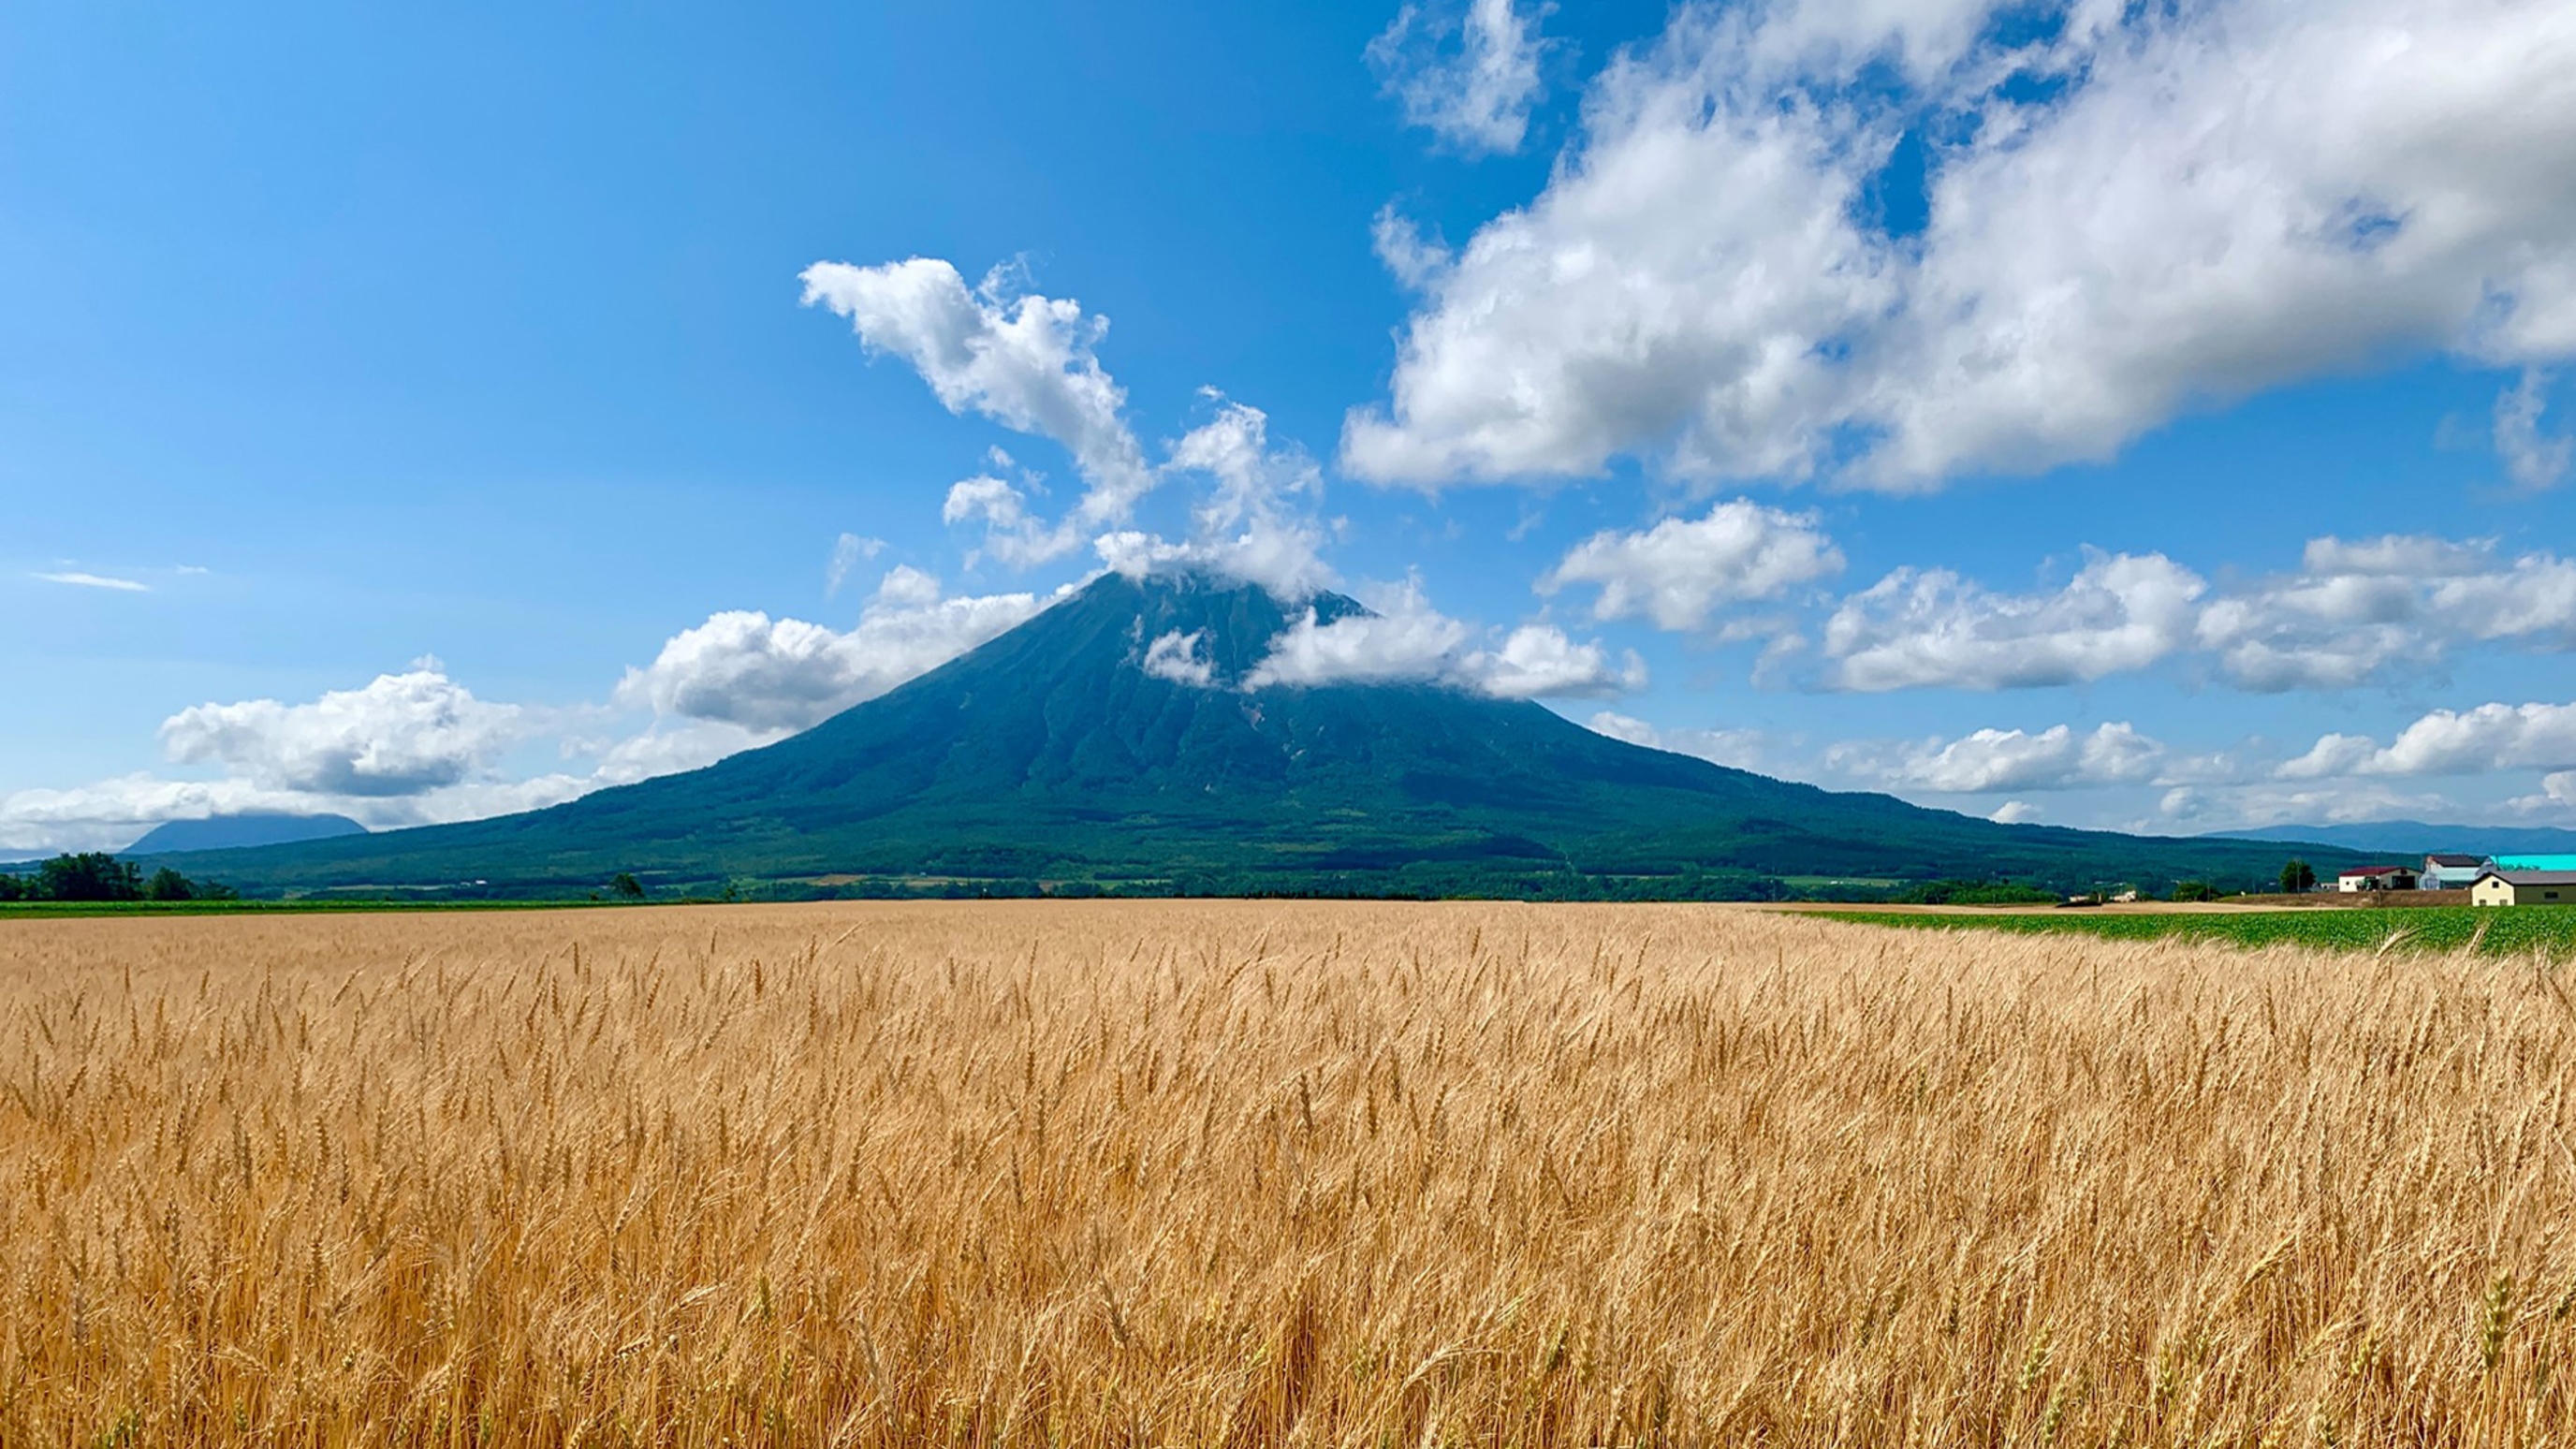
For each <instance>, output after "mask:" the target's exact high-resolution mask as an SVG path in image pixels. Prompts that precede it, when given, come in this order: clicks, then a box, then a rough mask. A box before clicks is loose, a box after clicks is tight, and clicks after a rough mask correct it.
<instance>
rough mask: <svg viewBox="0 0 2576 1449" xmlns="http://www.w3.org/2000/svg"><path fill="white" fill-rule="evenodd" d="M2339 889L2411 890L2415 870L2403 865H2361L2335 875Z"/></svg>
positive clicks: (2413, 883)
mask: <svg viewBox="0 0 2576 1449" xmlns="http://www.w3.org/2000/svg"><path fill="white" fill-rule="evenodd" d="M2335 889H2336V890H2339V891H2411V890H2413V889H2415V872H2413V871H2411V870H2408V869H2407V868H2406V867H2404V866H2402V865H2361V866H2355V867H2353V868H2352V869H2351V870H2347V871H2344V872H2342V873H2341V874H2339V875H2337V876H2336V877H2335Z"/></svg>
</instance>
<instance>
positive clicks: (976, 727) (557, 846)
mask: <svg viewBox="0 0 2576 1449" xmlns="http://www.w3.org/2000/svg"><path fill="white" fill-rule="evenodd" d="M1309 607H1311V608H1313V609H1314V610H1315V611H1316V613H1317V615H1318V616H1319V618H1321V619H1322V620H1324V621H1325V622H1330V621H1331V620H1333V619H1335V618H1338V617H1342V616H1344V615H1347V614H1352V613H1360V612H1365V611H1364V610H1362V609H1361V607H1360V605H1358V604H1356V603H1354V602H1353V601H1351V600H1349V599H1347V598H1343V597H1341V596H1339V595H1335V594H1329V593H1328V594H1322V595H1319V596H1317V597H1316V598H1315V599H1313V600H1311V601H1308V602H1305V603H1299V604H1296V605H1290V604H1286V603H1283V602H1282V601H1281V600H1279V599H1277V598H1275V597H1273V596H1272V595H1271V594H1269V593H1267V592H1265V591H1264V590H1262V589H1260V588H1257V587H1250V586H1244V585H1238V584H1230V583H1224V582H1219V581H1216V580H1212V579H1208V578H1204V577H1179V578H1155V579H1151V580H1144V581H1139V580H1134V579H1129V578H1126V577H1123V576H1120V575H1114V574H1113V575H1110V576H1107V577H1104V578H1102V579H1100V580H1098V581H1097V582H1095V583H1093V584H1092V585H1090V586H1089V587H1088V588H1086V589H1084V590H1082V591H1081V592H1080V593H1079V594H1077V595H1075V596H1073V597H1071V598H1069V599H1066V600H1064V601H1063V602H1061V603H1058V604H1057V605H1055V606H1054V607H1052V608H1049V609H1048V610H1046V611H1045V612H1043V613H1041V614H1040V615H1038V616H1037V617H1036V618H1035V619H1032V620H1030V621H1029V622H1028V623H1026V624H1024V625H1022V626H1021V627H1019V628H1018V629H1015V630H1013V631H1011V632H1010V633H1008V634H1005V635H1003V636H1001V637H1000V638H997V639H995V640H993V641H991V642H990V643H987V644H985V645H984V646H983V647H981V648H979V649H976V650H974V651H972V652H970V653H968V654H966V655H964V656H962V657H960V658H958V659H955V660H952V661H951V662H949V663H948V664H945V665H943V666H941V667H940V668H938V669H935V670H932V671H930V672H929V673H927V674H925V675H923V676H921V677H920V678H918V679H915V680H913V681H911V682H910V683H908V684H906V685H904V686H902V687H901V688H899V689H896V690H894V691H893V692H891V693H889V694H886V695H884V696H882V697H880V698H877V699H874V700H870V701H868V702H867V703H864V704H861V705H858V706H856V707H855V708H852V709H850V710H847V711H845V712H843V713H842V714H840V715H837V716H835V717H834V718H832V719H830V720H827V721H825V722H824V723H822V724H820V725H818V726H816V727H815V728H813V729H811V730H809V731H807V732H805V733H804V734H801V735H798V736H796V737H794V738H792V739H789V740H786V741H783V742H781V743H779V744H775V745H771V746H769V747H767V748H765V749H759V750H752V751H748V752H745V753H743V754H739V755H736V756H733V757H732V758H730V759H727V760H725V761H722V762H721V763H718V764H716V765H712V766H709V767H708V768H706V769H702V770H697V771H693V772H691V773H688V774H683V775H672V776H665V777H663V778H660V779H655V780H648V781H645V782H643V783H641V784H636V785H628V786H623V787H620V788H616V789H611V790H603V791H600V792H599V793H597V794H594V795H590V796H587V797H585V798H583V799H580V800H577V801H574V802H572V803H570V804H567V805H561V806H557V807H555V808H553V809H550V810H542V811H535V812H532V813H529V814H524V815H515V816H505V817H502V818H499V819H494V820H486V821H478V822H474V823H471V824H465V825H451V826H437V827H429V828H424V829H418V830H406V831H393V832H386V833H382V834H377V835H370V836H364V837H356V838H351V839H347V840H336V841H321V842H312V843H308V844H301V845H288V846H279V847H274V848H270V849H265V850H259V851H248V852H226V853H224V854H222V855H212V856H207V857H204V858H202V860H201V861H200V862H199V864H200V865H201V867H202V868H204V869H207V870H209V871H210V872H212V873H214V874H216V875H218V876H219V877H230V878H237V879H241V880H243V881H244V882H245V883H247V884H252V885H255V886H257V885H307V886H311V885H326V884H352V883H361V882H363V883H367V884H374V885H410V884H422V885H426V884H441V883H453V882H456V881H460V880H483V881H488V882H490V883H492V884H493V885H494V886H495V887H501V886H505V885H507V886H515V887H527V888H532V887H537V886H546V885H553V886H562V885H568V884H579V885H582V886H585V887H587V886H591V885H595V884H597V883H598V882H599V881H601V880H603V879H605V878H606V877H607V876H608V875H609V874H611V873H614V872H617V871H633V872H636V873H638V874H640V875H644V876H646V877H647V878H659V879H662V880H665V881H674V882H676V881H707V880H714V879H723V878H728V877H742V876H753V877H762V878H770V879H781V880H807V881H812V880H818V879H819V880H824V881H832V880H839V879H844V878H850V877H874V876H912V877H919V876H930V877H949V878H964V879H996V878H1009V879H1034V878H1045V879H1048V880H1059V881H1061V880H1095V881H1101V882H1107V883H1116V882H1119V881H1143V882H1157V883H1183V884H1190V883H1195V884H1197V885H1199V886H1201V887H1215V888H1224V889H1236V890H1313V889H1362V890H1369V889H1425V890H1461V889H1464V890H1480V889H1494V890H1498V891H1504V892H1509V891H1512V890H1516V889H1521V888H1525V887H1526V886H1527V885H1528V883H1529V882H1530V881H1532V880H1536V879H1539V878H1542V877H1548V876H1565V875H1567V874H1569V873H1586V874H1593V875H1659V874H1670V873H1672V872H1675V871H1679V870H1699V871H1720V872H1734V873H1744V874H1746V875H1748V876H1774V877H1776V876H1799V875H1859V876H1873V877H1886V878H1908V879H1924V878H1932V877H1938V876H1950V875H1980V876H1982V875H2013V876H2027V877H2036V878H2041V879H2049V880H2067V879H2077V878H2084V879H2090V878H2093V877H2096V876H2109V877H2113V878H2125V879H2140V880H2152V879H2156V878H2159V877H2163V878H2173V877H2178V876H2183V875H2196V874H2214V875H2221V876H2224V877H2226V878H2229V879H2232V880H2242V879H2243V878H2245V877H2248V876H2250V875H2258V874H2261V873H2264V872H2268V871H2270V870H2274V869H2277V867H2278V859H2277V857H2278V856H2279V854H2280V850H2279V847H2277V846H2269V845H2265V846H2252V845H2243V844H2237V843H2231V842H2221V841H2172V840H2151V839H2141V838H2135V837H2127V836H2118V835H2104V834H2098V833H2091V832H2080V831H2070V830H2057V829H2049V828H2045V827H2036V826H2004V825H1996V824H1993V823H1991V822H1988V821H1983V820H1976V819H1972V818H1969V817H1966V816H1962V815H1957V814H1953V813H1950V812H1947V811H1938V810H1927V809H1923V808H1920V807H1917V806H1913V805H1909V804H1906V803H1904V802H1902V801H1899V800H1896V799H1893V798H1891V797H1888V796H1884V795H1866V794H1837V793H1832V792H1828V791H1824V790H1819V789H1816V788H1814V787H1811V786H1806V785H1795V784H1788V783H1784V782H1781V781H1778V780H1772V779H1767V778H1765V777H1763V776H1759V775H1753V774H1748V773H1746V772H1744V771H1741V770H1730V769H1725V768H1721V767H1719V766H1717V765H1713V764H1710V763H1708V762H1706V761H1703V760H1698V759H1693V758H1690V757H1687V756H1683V755H1676V754H1670V753H1666V752H1664V751H1659V750H1651V749H1645V748H1641V747H1639V746H1636V745H1630V744H1626V743H1623V742H1621V741H1618V740H1613V739H1609V738H1606V737H1604V736H1602V735H1599V734H1595V733H1594V732H1592V731H1590V730H1587V729H1584V728H1583V727H1581V726H1579V725H1576V724H1574V723H1572V722H1570V721H1568V720H1566V719H1564V718H1563V717H1561V716H1559V715H1557V714H1555V713H1554V712H1552V711H1550V710H1548V709H1546V708H1544V707H1543V706H1540V705H1537V704H1533V703H1528V702H1525V701H1506V700H1497V699H1490V698H1485V697H1482V696H1479V695H1475V694H1472V693H1468V692H1465V691H1462V690H1458V689H1454V688H1449V687H1445V686H1440V685H1432V684H1404V685H1386V684H1340V685H1329V686H1320V687H1311V688H1300V687H1289V686H1283V685H1276V684H1273V685H1268V686H1265V687H1261V688H1246V687H1245V681H1246V679H1247V677H1248V676H1250V675H1251V674H1252V672H1253V670H1254V667H1255V666H1256V665H1257V664H1258V663H1259V662H1260V661H1261V660H1262V659H1263V658H1264V657H1265V656H1266V655H1267V654H1268V652H1269V651H1270V649H1271V647H1272V644H1273V641H1275V640H1276V639H1277V637H1278V636H1279V634H1280V633H1281V631H1282V630H1284V629H1286V628H1288V627H1289V625H1290V624H1291V623H1292V622H1294V621H1295V620H1296V619H1297V618H1300V617H1302V616H1303V614H1304V612H1305V610H1306V609H1307V608H1309ZM1157 641H1168V642H1167V644H1166V654H1167V655H1169V656H1170V657H1173V658H1181V659H1186V660H1188V661H1194V662H1196V663H1197V664H1200V665H1203V666H1204V667H1205V680H1204V682H1200V681H1198V680H1195V679H1190V678H1180V677H1173V676H1174V675H1177V674H1180V673H1182V672H1183V671H1180V670H1175V669H1170V668H1162V669H1155V670H1149V669H1148V668H1147V667H1146V666H1147V663H1148V658H1149V655H1150V654H1152V653H1153V651H1154V648H1155V644H1156V642H1157ZM1183 642H1185V643H1186V646H1187V648H1186V652H1185V653H1184V652H1183V651H1182V650H1180V649H1179V648H1178V647H1176V646H1177V645H1179V644H1181V643H1183Z"/></svg>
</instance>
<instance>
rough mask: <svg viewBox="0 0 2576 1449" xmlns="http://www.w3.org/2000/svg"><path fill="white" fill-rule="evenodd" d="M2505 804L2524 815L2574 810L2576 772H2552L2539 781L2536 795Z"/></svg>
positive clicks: (2525, 796) (2519, 797)
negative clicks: (2538, 790)
mask: <svg viewBox="0 0 2576 1449" xmlns="http://www.w3.org/2000/svg"><path fill="white" fill-rule="evenodd" d="M2506 804H2507V807H2508V808H2510V809H2513V810H2517V811H2520V812H2522V813H2523V814H2526V815H2529V814H2536V813H2541V812H2548V813H2551V814H2555V813H2557V812H2560V811H2564V810H2576V770H2558V771H2554V772H2552V773H2551V774H2550V775H2548V776H2547V777H2545V778H2543V779H2542V780H2541V782H2540V792H2539V793H2538V794H2536V795H2523V796H2518V797H2516V798H2515V799H2513V800H2510V801H2507V802H2506Z"/></svg>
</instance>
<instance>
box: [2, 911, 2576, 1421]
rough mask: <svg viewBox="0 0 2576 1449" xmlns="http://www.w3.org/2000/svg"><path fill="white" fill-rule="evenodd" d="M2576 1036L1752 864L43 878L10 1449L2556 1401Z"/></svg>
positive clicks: (2570, 1297) (20, 959) (22, 1177)
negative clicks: (52, 888)
mask: <svg viewBox="0 0 2576 1449" xmlns="http://www.w3.org/2000/svg"><path fill="white" fill-rule="evenodd" d="M2010 929H2011V928H2010V927H2009V926H2007V927H2005V928H2004V930H2006V931H2009V930H2010ZM2571 1067H2576V1011H2571V1009H2570V1007H2569V1006H2568V1005H2567V1001H2566V997H2565V996H2564V994H2563V993H2562V992H2561V990H2560V988H2559V987H2558V985H2557V984H2556V983H2555V982H2553V981H2551V980H2549V979H2548V977H2547V974H2546V973H2545V972H2543V971H2538V970H2534V969H2533V968H2532V966H2531V964H2530V963H2529V962H2528V960H2523V961H2484V960H2479V959H2475V958H2471V957H2468V956H2465V955H2449V956H2429V957H2400V956H2396V955H2390V956H2386V957H2383V958H2380V959H2377V960H2372V959H2369V958H2356V957H2353V956H2349V955H2335V954H2327V953H2322V952H2310V951H2301V950H2276V951H2267V952H2261V953H2253V954H2248V953H2244V952H2239V951H2235V950H2231V949H2226V948H2225V947H2223V946H2220V945H2217V944H2214V943H2211V942H2207V941H2198V940H2186V939H2174V938H2167V939H2161V940H2154V941H2124V940H2103V939H2097V938H2095V937H2093V936H2091V935H2085V934H2057V933H2054V932H2050V933H2041V934H1990V935H1984V936H1978V937H1974V938H1970V937H1966V936H1962V935H1959V934H1957V933H1955V932H1949V931H1912V932H1902V931H1887V930H1881V929H1865V928H1862V927H1858V926H1854V925H1851V924H1848V923H1844V922H1840V921H1835V920H1828V919H1820V918H1818V917H1815V916H1812V915H1792V914H1773V913H1762V912H1752V911H1712V910H1707V909H1704V908H1695V907H1652V906H1638V907H1543V906H1513V905H1457V904H1452V905H1394V904H1385V905H1380V904H1368V905H1354V904H1315V903H1251V902H1247V903H1196V902H1189V903H1182V902H1172V903H1100V904H1096V905H1079V904H1066V903H1052V904H1050V903H1006V904H957V905H934V904H909V903H907V904H899V905H868V906H859V905H836V906H810V907H743V908H735V909H710V910H705V911H690V912H672V911H620V912H578V913H562V914H553V915H545V914H476V915H410V916H308V917H274V918H263V917H232V918H213V919H193V920H175V919H123V920H78V921H19V922H12V923H8V924H7V925H5V926H0V1444H8V1445H17V1444H28V1445H36V1444H46V1445H56V1444H70V1445H93V1444H98V1445H113V1444H160V1443H172V1444H180V1443H184V1444H199V1443H258V1444H294V1445H299V1446H316V1449H330V1446H342V1445H360V1444H365V1445H442V1446H445V1445H464V1444H474V1445H480V1446H511V1445H523V1444H524V1445H535V1444H546V1445H558V1444H573V1443H579V1444H651V1445H669V1446H702V1445H703V1446H714V1445H720V1444H738V1445H752V1444H786V1443H796V1444H807V1443H814V1444H841V1445H855V1446H886V1449H893V1446H906V1449H910V1446H918V1445H925V1444H935V1445H958V1446H965V1445H978V1446H1014V1445H1065V1446H1113V1445H1114V1446H1146V1445H1226V1446H1273V1445H1276V1446H1289V1445H1313V1446H1374V1445H1401V1446H1414V1445H1426V1444H1438V1445H1470V1444H1473V1445H1485V1444H1492V1445H1520V1446H1558V1445H1566V1446H1572V1445H1602V1444H1620V1445H1632V1444H1671V1445H1715V1444H1763V1445H1769V1446H1780V1449H1803V1446H1815V1449H1821V1446H1827V1445H1836V1446H1840V1445H1863V1444H1865V1445H1909V1446H1911V1445H1921V1446H1932V1445H1995V1446H1999V1445H2009V1444H2029V1445H2087V1446H2107V1445H2115V1444H2116V1445H2122V1446H2131V1449H2137V1446H2154V1445H2195V1446H2198V1445H2212V1444H2224V1445H2244V1446H2253V1445H2257V1444H2282V1445H2288V1444H2301V1445H2305V1444H2350V1445H2365V1444H2368V1445H2377V1444H2439V1445H2445V1446H2531V1449H2538V1446H2543V1445H2564V1444H2566V1443H2568V1442H2569V1436H2570V1432H2571V1429H2570V1426H2571V1425H2576V1383H2571V1382H2570V1377H2571V1370H2570V1367H2569V1366H2570V1365H2571V1364H2576V1154H2571V1153H2570V1152H2569V1150H2568V1145H2567V1144H2568V1143H2569V1142H2570V1140H2571V1137H2576V1091H2571V1081H2572V1080H2576V1072H2571Z"/></svg>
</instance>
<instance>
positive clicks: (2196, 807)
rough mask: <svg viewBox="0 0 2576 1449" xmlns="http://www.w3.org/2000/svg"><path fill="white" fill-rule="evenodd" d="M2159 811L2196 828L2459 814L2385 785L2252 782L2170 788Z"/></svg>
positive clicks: (2435, 798)
mask: <svg viewBox="0 0 2576 1449" xmlns="http://www.w3.org/2000/svg"><path fill="white" fill-rule="evenodd" d="M2156 813H2157V814H2158V815H2160V816H2162V817H2163V818H2164V819H2165V820H2166V821H2167V822H2170V823H2172V824H2175V825H2184V826H2188V827H2189V828H2191V829H2192V830H2194V831H2199V832H2204V833H2205V832H2208V831H2213V830H2229V829H2243V828H2246V827H2250V826H2257V825H2356V824H2361V823H2364V822H2368V821H2373V820H2442V819H2448V818H2452V817H2454V816H2456V815H2457V814H2458V813H2459V810H2458V807H2457V806H2455V805H2454V804H2453V803H2452V802H2451V801H2450V800H2448V799H2447V798H2445V797H2443V796H2441V795H2436V794H2429V793H2425V792H2421V791H2414V792H2409V791H2401V790H2393V789H2390V788H2388V787H2386V786H2384V785H2366V784H2357V783H2354V782H2351V781H2344V782H2340V783H2338V784H2336V785H2333V786H2331V787H2327V788H2322V789H2290V788H2283V787H2281V786H2260V785H2249V786H2241V787H2236V788H2232V789H2207V788H2203V787H2201V786H2197V785H2184V786H2178V787H2176V788H2174V789H2172V790H2168V791H2166V792H2165V794H2164V796H2163V798H2162V799H2160V800H2159V801H2158V802H2157V806H2156Z"/></svg>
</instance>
